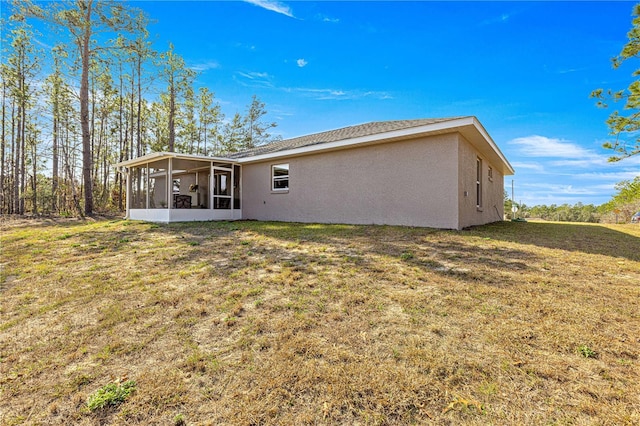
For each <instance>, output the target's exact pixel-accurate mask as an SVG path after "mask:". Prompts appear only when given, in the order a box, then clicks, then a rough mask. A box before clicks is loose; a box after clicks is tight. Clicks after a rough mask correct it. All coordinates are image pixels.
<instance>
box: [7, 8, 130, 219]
mask: <svg viewBox="0 0 640 426" xmlns="http://www.w3.org/2000/svg"><path fill="white" fill-rule="evenodd" d="M17 5H18V7H19V13H20V14H21V15H25V16H29V17H36V18H41V19H44V20H46V21H47V22H49V23H52V24H53V25H55V26H56V27H58V28H60V29H66V30H67V31H68V33H69V35H70V36H71V39H72V41H73V43H74V44H75V46H76V48H77V49H78V50H77V52H78V56H79V58H80V63H81V75H80V127H81V129H82V181H83V186H84V213H85V214H86V215H91V214H93V179H92V170H93V162H92V160H93V156H92V152H91V129H90V117H89V72H90V66H91V63H92V61H93V60H94V59H95V58H96V57H97V56H98V54H99V52H100V51H101V50H103V49H104V46H101V45H99V44H98V43H97V40H96V37H95V36H96V34H97V33H100V32H115V33H119V32H129V33H133V32H136V30H137V24H139V22H140V21H139V20H138V19H136V18H135V17H136V16H137V14H136V13H134V12H133V10H132V9H130V8H127V7H125V6H124V5H123V3H121V2H117V1H106V0H76V1H66V2H60V3H55V4H52V5H50V6H49V7H47V8H45V9H43V8H41V7H40V6H38V5H35V4H33V3H32V2H31V1H26V0H22V1H21V2H17Z"/></svg>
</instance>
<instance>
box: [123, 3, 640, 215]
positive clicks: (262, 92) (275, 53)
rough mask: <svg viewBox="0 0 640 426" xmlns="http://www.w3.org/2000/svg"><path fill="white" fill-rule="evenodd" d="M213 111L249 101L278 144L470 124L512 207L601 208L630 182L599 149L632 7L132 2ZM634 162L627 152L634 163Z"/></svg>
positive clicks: (638, 166) (628, 168) (620, 76)
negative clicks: (403, 122)
mask: <svg viewBox="0 0 640 426" xmlns="http://www.w3.org/2000/svg"><path fill="white" fill-rule="evenodd" d="M130 4H131V5H133V6H136V7H140V8H142V9H144V10H146V11H147V12H148V14H149V15H150V17H151V18H152V19H154V20H155V21H156V22H155V23H154V24H153V25H152V26H151V27H150V28H149V30H150V32H151V34H152V38H153V40H154V43H155V48H156V49H157V50H166V49H167V47H168V42H169V41H171V42H173V43H174V45H175V48H176V51H177V52H178V53H180V54H181V55H182V56H183V57H184V58H185V60H186V62H187V64H188V65H189V66H190V67H192V68H194V69H197V70H199V71H200V74H199V76H198V80H197V85H202V86H207V87H209V88H210V89H211V90H212V91H214V92H215V94H216V97H217V99H218V101H219V102H220V104H221V105H222V109H223V112H225V113H226V114H227V116H228V117H231V116H232V115H233V114H234V113H235V112H236V111H240V112H244V110H245V108H246V105H247V104H248V103H249V102H250V100H251V96H252V95H253V94H256V95H258V97H259V98H260V99H261V100H262V101H264V102H265V103H266V108H267V110H268V111H269V116H268V118H269V119H270V120H273V121H276V122H277V123H278V127H277V128H276V129H275V130H274V132H273V133H275V134H279V135H281V136H282V137H283V138H289V137H295V136H300V135H303V134H309V133H314V132H319V131H324V130H330V129H334V128H339V127H343V126H349V125H354V124H360V123H365V122H369V121H378V120H395V119H411V118H431V117H449V116H467V115H475V116H477V117H478V119H479V120H480V121H481V122H482V123H483V125H484V126H485V128H486V129H487V131H488V132H489V134H490V135H491V136H492V137H493V139H494V140H495V141H496V143H497V144H498V146H499V147H500V148H501V150H502V151H503V152H504V154H505V155H506V156H507V158H508V159H509V161H510V162H511V163H512V165H513V166H514V168H515V169H516V174H515V176H513V177H507V179H506V180H505V187H507V188H509V189H510V187H511V179H514V180H515V186H516V201H522V202H524V203H525V204H527V205H534V204H553V203H555V204H563V203H570V204H574V203H577V202H582V203H585V204H589V203H593V204H601V203H604V202H606V201H608V200H609V199H610V197H611V195H612V194H613V192H614V189H613V185H614V184H615V183H616V182H619V181H620V180H622V179H632V178H633V177H634V176H636V175H638V174H640V158H631V159H627V160H624V161H622V162H619V163H616V164H612V163H608V162H607V157H608V156H609V155H610V153H609V152H608V151H607V150H604V149H602V148H601V145H602V143H603V142H605V141H606V140H607V138H608V129H607V127H606V125H605V120H606V118H607V117H608V115H609V113H610V111H608V110H601V109H598V108H596V106H595V102H594V101H593V99H590V98H589V94H590V93H591V91H592V90H594V89H596V88H613V89H621V88H624V87H626V86H627V85H628V84H629V82H630V81H631V78H632V77H631V73H632V72H633V70H634V68H635V67H637V63H633V61H630V62H629V63H625V64H624V65H623V66H622V67H620V68H619V69H617V70H614V69H613V68H612V66H611V58H612V57H613V56H615V55H617V54H618V53H619V52H620V50H621V48H622V46H623V45H624V43H625V42H626V40H627V38H626V34H627V31H628V30H629V29H630V27H631V19H632V17H631V13H632V8H633V4H634V3H632V2H616V1H608V2H507V1H501V2H427V1H413V2H370V1H353V2H323V1H320V2H311V1H297V2H293V1H292V2H289V1H280V2H275V1H269V0H251V1H246V2H240V1H238V2H231V1H222V2H214V1H132V2H130ZM637 157H640V156H637Z"/></svg>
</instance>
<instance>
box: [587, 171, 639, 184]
mask: <svg viewBox="0 0 640 426" xmlns="http://www.w3.org/2000/svg"><path fill="white" fill-rule="evenodd" d="M636 176H640V171H638V170H631V171H621V172H592V173H579V174H576V175H574V177H576V178H578V179H593V180H599V181H607V180H612V181H616V182H618V181H621V180H633V179H635V178H636Z"/></svg>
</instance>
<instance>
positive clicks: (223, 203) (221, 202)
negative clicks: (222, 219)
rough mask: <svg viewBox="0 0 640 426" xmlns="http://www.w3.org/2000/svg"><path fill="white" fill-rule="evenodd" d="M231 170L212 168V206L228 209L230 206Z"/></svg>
mask: <svg viewBox="0 0 640 426" xmlns="http://www.w3.org/2000/svg"><path fill="white" fill-rule="evenodd" d="M231 186H232V182H231V170H221V169H216V168H214V170H213V208H214V209H224V210H228V209H230V208H231V193H232V192H231V191H232V188H231Z"/></svg>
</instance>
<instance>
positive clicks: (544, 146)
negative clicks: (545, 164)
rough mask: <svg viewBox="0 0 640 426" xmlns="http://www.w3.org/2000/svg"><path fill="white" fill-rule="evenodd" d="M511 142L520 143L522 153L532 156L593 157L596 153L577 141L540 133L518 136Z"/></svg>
mask: <svg viewBox="0 0 640 426" xmlns="http://www.w3.org/2000/svg"><path fill="white" fill-rule="evenodd" d="M509 144H511V145H518V146H519V147H520V151H521V153H522V154H524V155H528V156H530V157H551V158H580V159H582V158H584V157H585V156H589V157H593V156H594V155H595V154H594V153H593V152H592V151H589V150H587V149H584V148H583V147H581V146H579V145H576V144H575V143H572V142H569V141H565V140H562V139H555V138H547V137H545V136H538V135H533V136H526V137H523V138H516V139H513V140H511V141H510V142H509Z"/></svg>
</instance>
